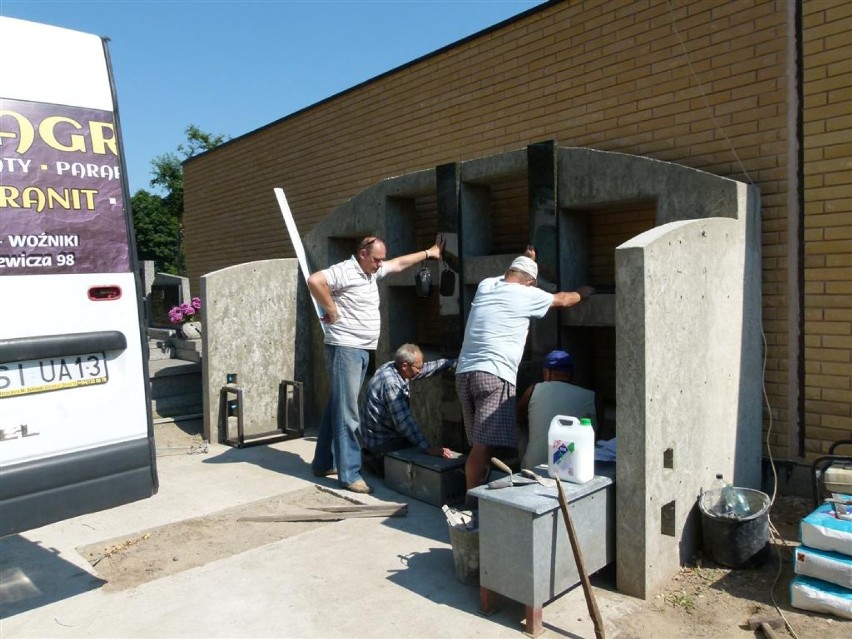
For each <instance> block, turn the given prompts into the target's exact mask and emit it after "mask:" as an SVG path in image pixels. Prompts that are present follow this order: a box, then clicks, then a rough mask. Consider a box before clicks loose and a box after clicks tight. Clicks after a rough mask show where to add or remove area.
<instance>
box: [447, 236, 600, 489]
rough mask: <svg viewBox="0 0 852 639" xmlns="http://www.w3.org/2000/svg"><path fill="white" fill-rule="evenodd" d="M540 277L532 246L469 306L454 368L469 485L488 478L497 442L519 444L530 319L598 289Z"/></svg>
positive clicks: (481, 286)
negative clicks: (559, 287) (553, 287)
mask: <svg viewBox="0 0 852 639" xmlns="http://www.w3.org/2000/svg"><path fill="white" fill-rule="evenodd" d="M537 278H538V265H537V264H536V263H535V249H533V247H532V246H528V247H527V250H526V251H525V253H524V254H523V255H521V256H519V257H517V258H515V260H514V261H513V262H512V264H511V265H510V266H509V268H508V270H507V271H506V272H505V273H504V274H503V276H502V277H489V278H486V279H484V280H482V282H480V283H479V286H478V287H477V289H476V295H475V296H474V298H473V303H472V304H471V307H470V315H469V316H468V319H467V325H466V326H465V331H464V342H463V343H462V349H461V353H460V354H459V361H458V367H457V368H456V392H457V393H458V396H459V401H460V403H461V407H462V416H463V418H464V427H465V434H466V435H467V440H468V443H470V445H471V451H470V454H469V455H468V457H467V462H466V464H465V482H466V484H467V489H468V490H470V489H471V488H475V487H476V486H479V485H480V484H482V483H484V482H485V479H486V477H487V474H488V466H489V464H490V459H491V456H492V451H493V449H494V448H513V449H516V448H517V446H518V434H517V427H516V426H515V410H516V400H515V383H516V379H517V375H518V365H519V364H520V362H521V357H522V356H523V353H524V345H525V344H526V341H527V333H528V331H529V325H530V319H532V318H536V319H540V318H542V317H544V316H545V315H546V314H547V311H549V310H550V309H551V308H567V307H569V306H574V305H575V304H577V303H579V302H581V301H582V300H584V299H586V298H587V297H589V296H590V295H591V294H592V293H594V289H593V288H592V287H590V286H581V287H580V288H578V289H577V290H576V291H570V292H562V293H555V294H552V293H548V292H547V291H543V290H541V289H539V288H536V286H535V283H536V279H537Z"/></svg>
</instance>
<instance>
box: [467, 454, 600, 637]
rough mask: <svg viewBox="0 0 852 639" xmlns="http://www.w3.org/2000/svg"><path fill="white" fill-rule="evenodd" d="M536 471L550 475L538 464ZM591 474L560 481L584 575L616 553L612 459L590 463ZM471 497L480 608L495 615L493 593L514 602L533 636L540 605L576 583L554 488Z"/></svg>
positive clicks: (475, 492) (477, 492) (487, 491)
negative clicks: (580, 480) (574, 480)
mask: <svg viewBox="0 0 852 639" xmlns="http://www.w3.org/2000/svg"><path fill="white" fill-rule="evenodd" d="M535 471H536V473H538V474H539V475H541V476H542V477H547V476H548V475H547V469H546V467H544V466H539V467H536V468H535ZM595 473H596V475H595V477H594V478H593V479H591V480H590V481H588V482H586V483H585V484H572V483H570V482H564V481H563V482H562V487H563V489H564V490H565V497H566V500H567V501H568V508H569V510H570V513H571V519H572V521H573V523H574V528H575V529H576V531H577V537H578V539H579V542H580V551H581V552H582V557H583V564H584V565H585V568H586V572H587V573H589V574H592V573H594V572H596V571H598V570H600V569H601V568H603V567H604V566H606V565H607V564H609V563H610V562H612V561H613V560H614V558H615V464H614V463H604V462H596V463H595ZM515 477H520V475H515ZM470 495H472V496H474V497H477V498H478V499H479V584H480V603H481V607H482V611H483V613H485V614H488V613H491V612H493V609H494V596H493V595H494V593H498V594H500V595H503V596H504V597H508V598H509V599H513V600H515V601H518V602H520V603H522V604H524V605H525V607H526V624H525V630H526V632H527V633H528V634H530V635H532V636H535V635H538V634H539V633H541V632H542V629H543V628H542V607H543V606H544V604H545V603H547V602H548V601H550V600H552V599H554V598H555V597H557V596H559V595H560V594H562V593H563V592H565V591H566V590H569V589H570V588H573V587H574V586H576V585H577V584H579V583H580V576H579V572H578V570H577V565H576V563H575V562H574V555H573V553H572V552H571V542H570V541H569V539H568V533H567V531H566V529H565V522H564V521H563V519H562V513H561V511H560V509H559V497H558V493H557V490H556V487H555V486H554V487H553V488H547V487H545V486H542V485H541V484H538V483H533V484H527V485H524V486H514V487H511V488H500V489H492V488H488V486H479V487H477V488H474V489H472V490H471V491H470Z"/></svg>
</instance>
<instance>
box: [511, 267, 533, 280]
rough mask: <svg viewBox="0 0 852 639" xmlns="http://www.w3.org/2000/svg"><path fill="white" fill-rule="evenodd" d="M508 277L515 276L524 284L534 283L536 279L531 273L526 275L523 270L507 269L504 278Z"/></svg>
mask: <svg viewBox="0 0 852 639" xmlns="http://www.w3.org/2000/svg"><path fill="white" fill-rule="evenodd" d="M506 275H515V276H516V277H517V278H518V279H520V280H521V281H522V282H534V281H535V279H536V278H534V277H533V276H531V275H530V274H529V273H525V272H524V271H521V270H519V269H516V268H509V269H506V273H505V275H504V277H505V276H506Z"/></svg>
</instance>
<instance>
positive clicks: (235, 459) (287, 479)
mask: <svg viewBox="0 0 852 639" xmlns="http://www.w3.org/2000/svg"><path fill="white" fill-rule="evenodd" d="M313 449H314V439H313V438H312V437H306V438H302V439H296V440H291V441H286V442H279V443H276V444H272V445H266V446H256V447H250V448H245V449H235V448H229V447H226V446H219V445H211V446H210V447H209V450H208V452H207V453H202V454H191V455H190V454H184V455H179V454H169V455H164V456H162V457H159V458H158V466H159V475H160V491H159V493H158V494H157V495H156V496H154V497H152V498H151V499H147V500H144V501H141V502H136V503H133V504H127V505H125V506H121V507H119V508H114V509H112V510H108V511H104V512H100V513H94V514H91V515H85V516H81V517H77V518H74V519H70V520H67V521H64V522H59V523H56V524H53V525H51V526H45V527H43V528H40V529H37V530H32V531H28V532H26V533H23V534H21V535H13V536H10V537H7V538H5V539H2V540H0V635H2V637H3V638H4V639H17V638H24V637H57V638H65V637H151V636H157V637H336V638H347V637H353V638H355V637H357V638H362V637H376V638H380V637H381V638H384V637H388V638H391V637H393V638H406V637H495V638H499V637H517V636H519V633H521V632H522V630H523V624H522V620H523V614H524V609H523V606H521V605H520V604H518V603H515V602H511V601H508V600H504V601H501V606H500V609H499V611H498V612H497V613H495V614H494V615H492V616H490V617H485V616H483V615H482V614H481V613H480V612H479V589H478V588H477V587H475V586H469V585H464V584H462V583H460V582H459V581H457V580H456V579H455V574H454V569H453V559H452V549H451V546H450V543H449V534H448V530H447V525H446V520H445V518H444V515H443V513H442V512H441V510H440V509H439V508H436V507H434V506H430V505H428V504H425V503H422V502H419V501H416V500H412V499H410V498H406V497H404V496H403V495H400V494H398V493H396V492H393V491H391V490H389V489H387V488H385V487H384V485H383V484H382V482H381V480H378V479H376V478H374V477H369V476H368V481H370V482H371V483H372V484H373V485H374V486H375V487H376V492H375V493H374V494H373V495H371V496H364V495H357V496H356V497H357V499H358V500H359V501H362V502H364V503H376V502H379V501H391V502H406V503H408V504H409V509H408V515H407V516H406V517H404V518H389V519H349V520H344V521H340V522H333V523H330V524H327V525H323V526H321V527H318V528H316V529H313V530H311V531H309V532H306V533H304V534H300V535H297V536H295V537H289V538H286V539H282V540H280V541H278V542H275V543H270V544H267V545H264V546H261V547H258V548H254V549H251V550H249V551H246V552H242V553H240V554H237V555H233V556H230V557H226V558H223V559H220V560H216V561H213V562H210V563H208V564H205V565H203V566H199V567H197V568H192V569H190V570H186V571H184V572H180V573H177V574H174V575H171V576H168V577H164V578H161V579H158V580H156V581H150V582H148V583H144V584H141V585H139V586H136V587H133V588H129V589H127V590H121V591H109V590H105V589H104V588H103V585H104V582H103V580H101V579H100V578H99V577H98V575H97V571H96V569H94V568H92V567H91V566H90V565H89V563H88V562H87V561H86V560H85V559H84V558H83V557H82V556H81V554H80V553H79V552H78V550H77V548H80V547H83V546H86V545H89V544H92V543H95V542H100V541H103V540H107V539H113V538H116V537H120V536H123V535H128V534H132V533H134V532H138V531H142V530H147V529H151V528H153V527H156V526H162V525H166V524H170V523H174V522H177V521H182V520H185V519H188V518H192V517H199V516H204V515H208V514H211V513H215V512H217V511H220V510H223V509H226V508H232V507H235V506H238V505H240V504H245V503H248V502H252V501H256V500H259V499H263V498H266V497H271V496H273V495H278V494H281V493H285V492H288V491H294V490H298V489H301V488H305V487H306V486H310V485H311V484H314V483H318V484H322V485H325V486H328V487H334V486H335V485H336V481H335V480H334V478H323V479H317V478H315V477H313V475H312V474H311V472H310V464H309V462H310V459H311V457H312V455H313ZM347 494H350V493H347ZM611 588H612V584H611V583H605V582H602V583H601V584H600V586H599V587H596V588H595V592H596V598H597V602H598V606H599V607H600V609H601V613H602V615H603V617H604V619H605V620H606V624H607V633H608V635H610V636H616V635H617V634H618V633H617V632H615V629H616V626H617V621H618V619H619V618H621V617H622V616H623V615H629V614H631V613H632V612H634V611H636V610H638V608H639V607H640V605H641V602H639V601H638V600H635V599H632V598H629V597H625V596H622V595H619V594H617V593H615V592H613V591H612V590H611ZM544 626H545V632H544V634H543V635H542V636H562V637H593V636H594V629H593V625H592V622H591V619H590V618H589V614H588V611H587V608H586V603H585V599H584V597H583V593H582V589H581V588H580V587H577V588H574V589H573V590H571V591H569V592H568V593H566V594H564V595H563V596H561V597H559V598H558V599H556V600H555V601H553V602H551V603H550V604H548V605H547V606H545V608H544Z"/></svg>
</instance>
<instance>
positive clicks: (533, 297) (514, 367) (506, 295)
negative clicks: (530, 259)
mask: <svg viewBox="0 0 852 639" xmlns="http://www.w3.org/2000/svg"><path fill="white" fill-rule="evenodd" d="M552 303H553V295H552V294H550V293H548V292H547V291H543V290H541V289H540V288H536V287H534V286H524V285H523V284H516V283H514V282H507V281H506V280H505V279H504V278H503V277H502V276H500V277H489V278H486V279H484V280H482V281H481V282H480V283H479V286H478V287H477V289H476V296H474V298H473V303H472V304H471V307H470V315H469V316H468V319H467V325H466V326H465V329H464V343H463V344H462V350H461V353H460V354H459V363H458V367H457V368H456V374H457V375H458V374H460V373H469V372H471V371H484V372H486V373H491V374H493V375H496V376H497V377H499V378H501V379H504V380H506V381H507V382H509V383H510V384H515V383H516V379H517V376H518V365H519V364H520V363H521V357H522V356H523V354H524V345H525V344H526V341H527V332H528V331H529V327H530V319H531V318H541V317H544V316H545V315H546V314H547V311H548V309H550V305H551V304H552Z"/></svg>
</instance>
